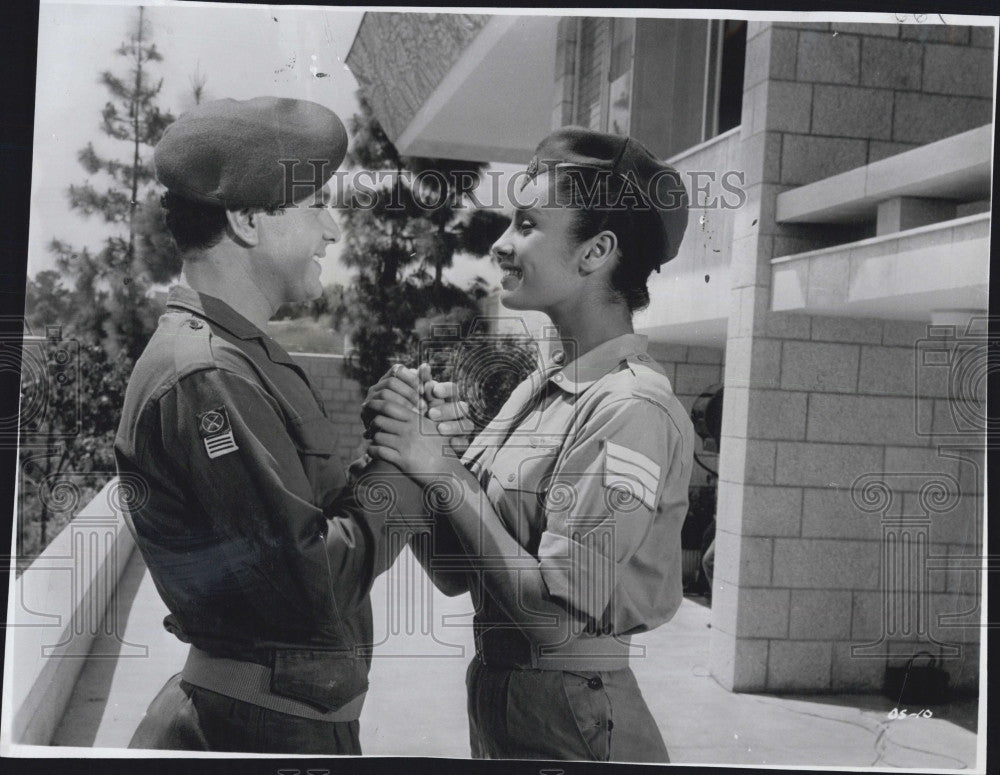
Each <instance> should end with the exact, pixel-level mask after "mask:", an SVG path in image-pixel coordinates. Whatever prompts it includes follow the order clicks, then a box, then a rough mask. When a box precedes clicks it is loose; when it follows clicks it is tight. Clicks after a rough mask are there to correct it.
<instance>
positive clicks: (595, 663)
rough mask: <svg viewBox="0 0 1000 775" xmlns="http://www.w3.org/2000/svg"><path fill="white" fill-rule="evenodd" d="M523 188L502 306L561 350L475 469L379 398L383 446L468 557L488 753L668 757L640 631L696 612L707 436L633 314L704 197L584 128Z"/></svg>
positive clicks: (375, 405)
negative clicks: (633, 659) (694, 537)
mask: <svg viewBox="0 0 1000 775" xmlns="http://www.w3.org/2000/svg"><path fill="white" fill-rule="evenodd" d="M525 178H526V181H525V183H524V185H523V186H522V187H521V189H520V191H519V192H518V193H517V201H516V205H517V208H516V211H515V213H514V216H513V218H512V220H511V223H510V226H509V227H508V229H507V230H506V231H505V232H504V234H503V235H502V236H501V237H500V238H499V239H498V240H497V241H496V243H495V244H494V245H493V249H492V252H493V255H494V256H495V257H496V258H497V260H498V261H499V263H500V266H501V268H502V270H503V279H502V287H503V291H502V299H503V302H504V304H505V306H507V307H508V308H510V309H516V310H528V309H533V310H540V311H542V312H545V313H547V314H548V316H549V317H550V318H551V320H552V321H553V323H554V324H555V325H556V327H557V328H558V331H559V337H560V340H561V347H560V348H559V349H557V350H556V351H555V352H553V353H550V354H549V357H547V358H545V359H543V361H542V363H541V364H540V366H539V368H538V370H537V371H535V372H534V373H533V374H531V375H530V376H529V377H528V378H527V379H526V380H525V381H524V382H522V383H521V384H520V385H519V386H518V387H517V388H516V389H515V390H514V391H513V393H512V394H511V396H510V398H509V400H508V401H507V403H506V405H505V406H504V407H503V408H502V409H501V411H500V413H499V414H498V415H497V417H496V418H495V419H494V420H493V421H492V422H491V423H490V424H489V425H488V426H487V427H486V428H485V429H484V430H483V431H482V432H481V433H480V434H479V435H478V436H477V437H476V439H475V440H474V441H473V443H472V445H471V446H470V447H469V448H468V450H467V451H466V452H465V454H464V456H463V458H462V460H461V461H459V460H458V459H457V458H456V457H455V456H454V455H453V454H448V450H449V448H448V443H447V440H446V439H444V438H443V437H441V436H439V435H438V430H437V428H436V427H435V426H432V424H431V423H428V422H423V421H422V420H423V418H422V417H421V416H420V415H419V413H417V412H415V411H411V410H408V409H407V408H405V407H403V406H402V405H401V404H400V403H398V402H394V401H388V400H382V399H379V398H378V397H376V398H374V399H370V400H369V402H368V405H369V407H370V408H371V409H374V410H375V411H377V412H378V413H379V415H378V416H377V417H376V418H375V419H374V420H373V422H374V424H375V426H376V429H377V432H376V433H375V434H374V437H373V445H372V447H371V448H370V450H369V453H370V454H371V455H372V456H373V457H376V458H380V459H383V460H385V461H388V462H390V463H393V464H395V465H397V466H399V468H401V469H402V470H403V471H404V472H405V473H407V474H408V475H409V476H410V477H412V478H413V479H414V480H416V481H417V482H419V483H420V484H422V485H423V486H424V488H425V491H427V492H428V495H429V497H430V498H431V500H433V498H437V501H436V510H437V513H438V514H439V518H440V519H447V520H448V523H449V525H448V527H450V528H453V529H454V532H455V534H457V536H458V539H459V541H460V543H461V547H462V550H463V551H464V553H465V555H466V557H467V560H466V561H467V563H468V565H467V570H466V571H465V577H466V579H467V582H468V585H469V588H470V590H471V592H472V594H473V597H474V600H475V602H476V615H475V624H474V627H475V639H476V657H475V659H473V660H472V662H471V664H470V666H469V670H468V673H467V686H468V710H469V723H470V737H471V745H472V753H473V756H475V757H480V758H541V759H591V760H598V761H646V762H665V761H668V756H667V751H666V747H665V745H664V742H663V738H662V737H661V735H660V732H659V730H658V728H657V725H656V723H655V721H654V719H653V717H652V715H651V714H650V712H649V709H648V707H647V706H646V703H645V701H644V700H643V698H642V695H641V693H640V691H639V687H638V686H637V684H636V681H635V677H634V675H633V673H632V670H631V669H630V668H629V658H630V656H631V654H632V651H633V649H632V648H631V646H630V637H631V636H632V635H633V634H634V633H640V632H644V631H646V630H649V629H651V628H653V627H656V626H658V625H660V624H662V623H664V622H665V621H667V620H668V619H670V618H671V617H672V616H673V614H674V613H675V611H676V610H677V608H678V607H679V605H680V602H681V545H680V529H681V525H682V523H683V520H684V515H685V513H686V511H687V487H688V481H689V478H690V475H691V466H692V451H693V432H692V428H691V423H690V420H689V419H688V416H687V413H686V411H685V410H684V409H683V407H682V406H681V405H680V403H679V402H678V401H677V398H676V397H675V396H674V394H673V391H672V389H671V386H670V382H669V380H668V379H667V377H666V376H665V375H664V374H663V372H662V370H661V369H660V367H659V366H658V365H657V364H656V363H655V362H654V361H653V359H652V358H651V357H650V356H649V355H648V354H647V353H646V338H645V337H643V336H639V335H636V334H635V333H634V332H633V329H632V322H631V319H632V313H633V312H634V311H635V310H636V309H639V308H641V307H643V306H645V305H647V304H648V303H649V296H648V292H647V289H646V282H647V279H648V277H649V275H650V273H651V272H652V271H653V270H654V269H656V270H657V271H658V268H659V266H660V265H661V264H662V263H664V262H665V261H667V260H669V259H671V258H673V257H674V256H675V255H676V254H677V251H678V247H679V244H680V241H681V238H682V236H683V233H684V229H685V226H686V223H687V194H686V192H685V190H684V187H683V184H682V183H681V181H680V178H679V176H678V174H677V172H676V170H674V169H673V168H671V167H669V166H667V165H664V164H662V163H660V162H659V161H657V160H656V159H655V158H654V157H653V156H652V155H651V154H650V153H649V152H648V151H647V150H646V149H645V148H643V147H642V146H641V145H640V144H639V143H637V142H636V141H634V140H631V139H629V138H625V137H619V136H614V135H607V134H601V133H598V132H593V131H590V130H586V129H580V128H573V127H569V128H565V129H561V130H558V131H556V132H554V133H553V134H552V135H550V136H549V137H547V138H546V139H545V140H544V141H542V143H541V144H540V145H539V147H538V149H537V152H536V156H535V158H534V159H533V160H532V163H531V164H530V165H529V167H528V170H527V171H526V173H525ZM430 415H431V419H434V410H433V409H432V410H431V411H430Z"/></svg>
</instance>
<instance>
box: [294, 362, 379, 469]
mask: <svg viewBox="0 0 1000 775" xmlns="http://www.w3.org/2000/svg"><path fill="white" fill-rule="evenodd" d="M292 358H293V359H294V360H295V362H296V363H297V364H298V365H299V366H300V367H301V368H302V369H303V371H305V372H306V375H307V376H308V377H309V381H310V382H311V383H312V385H313V387H314V388H315V389H316V390H317V391H318V392H319V394H320V395H321V396H322V397H323V400H324V401H325V404H326V412H327V416H328V417H329V418H330V420H331V421H332V422H333V424H334V425H335V426H336V428H337V454H339V455H340V458H341V460H343V461H344V465H348V464H350V462H351V461H352V460H354V459H355V458H357V457H358V455H359V454H360V452H361V449H362V444H361V434H362V433H363V432H364V425H363V424H362V422H361V401H362V400H363V398H364V395H365V393H366V392H367V390H368V386H367V385H366V386H365V387H364V389H362V387H361V385H359V384H358V383H357V382H356V381H354V380H353V379H351V378H350V377H348V376H347V375H345V374H344V358H343V356H341V355H325V354H322V355H321V354H315V355H314V354H311V353H293V354H292Z"/></svg>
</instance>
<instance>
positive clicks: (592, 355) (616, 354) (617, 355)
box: [545, 334, 649, 394]
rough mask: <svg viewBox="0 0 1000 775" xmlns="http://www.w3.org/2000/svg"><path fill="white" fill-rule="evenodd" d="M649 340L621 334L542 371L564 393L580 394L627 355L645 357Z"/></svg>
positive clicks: (636, 335)
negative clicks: (565, 361)
mask: <svg viewBox="0 0 1000 775" xmlns="http://www.w3.org/2000/svg"><path fill="white" fill-rule="evenodd" d="M648 345H649V339H648V337H646V336H644V335H642V334H622V335H621V336H616V337H615V338H614V339H609V340H608V341H607V342H603V343H602V344H599V345H597V347H595V348H593V349H592V350H588V351H587V352H585V353H584V354H583V355H581V356H580V357H579V358H577V359H576V360H574V361H572V362H571V363H567V364H566V365H565V366H564V367H563V368H561V369H560V368H558V364H554V365H550V366H549V367H547V368H546V369H545V371H546V372H547V376H548V379H549V380H550V381H551V382H553V383H555V384H556V385H558V386H559V387H560V388H562V389H563V390H565V391H566V392H567V393H574V394H576V393H582V392H583V391H584V390H586V389H587V388H589V387H590V386H591V385H593V384H594V383H595V382H597V380H599V379H600V378H601V377H603V376H604V375H605V374H608V373H610V372H611V371H613V370H614V369H615V368H616V367H617V366H618V364H619V363H621V362H622V361H623V360H625V358H627V357H628V356H630V355H635V356H637V357H639V358H640V360H641V359H644V358H648V357H649V356H648V355H646V349H647V347H648Z"/></svg>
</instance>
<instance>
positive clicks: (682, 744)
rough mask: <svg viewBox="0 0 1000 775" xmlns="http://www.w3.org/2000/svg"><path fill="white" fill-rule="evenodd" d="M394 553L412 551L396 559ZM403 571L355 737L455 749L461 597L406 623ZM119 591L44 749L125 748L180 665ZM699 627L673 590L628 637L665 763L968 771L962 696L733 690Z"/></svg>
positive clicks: (463, 737)
mask: <svg viewBox="0 0 1000 775" xmlns="http://www.w3.org/2000/svg"><path fill="white" fill-rule="evenodd" d="M400 561H401V563H405V562H408V561H409V562H412V558H411V557H410V556H409V555H408V554H404V555H403V556H401V558H400ZM405 571H406V568H405V565H397V566H396V568H395V569H394V571H391V572H390V574H387V575H386V576H383V577H381V578H380V579H379V583H378V584H377V585H376V588H375V590H374V596H373V599H374V606H375V611H376V614H375V616H376V625H375V627H376V633H377V638H378V639H381V638H385V642H384V643H383V644H382V645H381V646H379V647H378V649H377V651H376V657H375V662H374V666H373V669H372V674H371V687H370V689H369V693H368V699H367V701H366V704H365V710H364V713H363V715H362V717H361V742H362V745H363V747H364V750H365V753H366V754H373V755H409V756H447V757H468V755H469V747H468V727H467V725H466V718H465V684H464V680H465V668H466V665H467V663H468V659H469V656H470V655H471V653H472V638H471V632H470V630H469V628H468V626H467V625H468V623H469V621H470V620H471V604H470V601H469V598H468V596H467V595H463V596H461V597H458V598H446V597H444V596H442V595H439V594H437V593H436V592H432V588H430V587H429V585H428V586H427V587H424V588H422V589H415V590H409V591H408V592H406V593H405V594H403V595H402V598H403V599H409V600H410V601H411V602H410V604H409V606H408V607H407V608H406V610H409V611H417V610H421V608H423V609H424V611H425V615H424V617H423V618H422V619H421V620H413V619H410V620H408V619H407V618H406V615H405V613H406V610H402V609H398V608H394V607H392V606H388V605H386V604H385V602H384V601H386V600H388V597H389V596H388V591H389V589H390V588H394V587H396V588H397V589H399V587H398V586H397V585H398V582H399V579H400V578H402V577H403V576H404V575H405ZM121 589H122V595H120V596H119V600H121V601H122V606H123V608H125V609H127V610H122V611H121V612H120V614H119V617H120V619H119V620H120V621H121V622H123V626H122V627H119V628H118V629H119V631H122V632H123V640H124V641H125V642H126V644H130V645H121V644H120V643H119V641H118V639H117V638H114V637H111V638H108V639H106V640H105V641H102V642H100V643H98V644H97V646H96V647H95V653H99V654H103V655H104V657H105V658H101V659H93V660H91V661H90V662H89V663H88V665H87V666H86V667H85V669H84V671H83V673H82V675H81V678H80V681H79V682H78V684H77V687H76V690H75V692H74V695H73V697H72V699H71V701H70V707H69V710H68V712H67V714H66V716H65V717H64V719H63V723H62V724H61V726H60V728H59V730H58V731H57V733H56V737H55V744H57V745H64V746H65V745H71V746H85V747H96V748H121V747H124V746H126V745H127V743H128V740H129V738H130V737H131V735H132V732H133V730H134V729H135V726H136V725H137V724H138V723H139V719H140V718H141V717H142V714H143V712H144V710H145V708H146V706H147V705H148V704H149V702H150V700H151V699H152V698H153V696H154V695H155V694H156V692H157V691H158V690H159V688H160V687H161V686H162V684H163V683H164V681H166V679H167V678H168V677H169V676H171V675H172V674H173V673H175V672H177V671H178V670H179V669H180V667H181V665H182V664H183V662H184V656H185V647H184V645H183V644H181V643H180V642H179V641H177V640H176V639H174V638H173V637H172V636H170V635H168V634H167V633H166V632H165V631H164V630H163V628H162V625H161V621H162V618H163V616H164V615H165V613H166V609H165V608H164V606H163V603H162V602H161V601H160V599H159V597H158V595H157V594H156V590H155V588H154V587H153V584H152V582H151V580H150V579H149V576H148V574H147V573H146V572H145V567H144V566H143V564H142V561H141V559H140V558H139V555H138V553H136V554H135V555H133V558H132V560H131V561H130V563H129V566H128V568H127V569H126V572H125V575H124V578H123V580H122V588H121ZM133 591H134V596H133V594H132V592H133ZM400 591H402V590H400ZM396 599H400V597H399V596H396ZM421 600H426V601H428V602H429V606H421V605H420V601H421ZM431 622H433V623H434V626H433V627H431V626H430V623H431ZM709 622H710V610H709V609H708V608H706V607H705V606H704V605H701V604H699V602H697V601H695V600H691V599H687V600H685V601H684V604H683V605H682V606H681V609H680V611H679V612H678V614H677V615H676V616H675V617H674V619H673V620H672V621H671V622H669V623H668V624H666V625H664V626H663V627H660V628H659V629H657V630H656V631H654V632H652V633H647V634H646V635H644V636H642V637H640V638H636V639H635V641H634V642H637V643H639V644H641V645H642V646H644V647H645V649H646V654H645V656H644V657H643V658H641V659H635V660H634V661H633V669H634V671H635V673H636V676H637V678H638V681H639V685H640V686H641V687H642V690H643V694H644V696H645V697H646V701H647V702H648V703H649V706H650V708H651V710H652V712H653V715H654V716H655V717H656V718H657V720H658V722H659V724H660V729H661V730H662V732H663V736H664V739H665V740H666V742H667V747H668V749H669V751H670V755H671V759H672V761H674V762H677V763H708V762H714V763H720V764H723V763H724V764H756V765H760V764H766V765H784V766H794V765H816V766H822V767H907V768H922V769H932V770H934V771H940V770H945V769H973V770H975V769H979V770H982V768H983V766H984V765H980V766H979V767H978V768H977V766H976V734H975V729H976V719H977V708H978V703H977V702H976V701H971V700H967V701H960V702H953V703H950V704H948V705H944V706H940V707H938V708H936V709H935V715H934V717H933V718H931V719H922V718H916V719H903V720H890V719H889V718H888V712H889V710H891V708H892V703H891V702H890V701H889V700H887V699H885V698H883V697H881V696H875V695H837V696H826V695H824V696H815V695H814V696H799V697H796V696H773V695H762V694H734V693H732V692H728V691H726V690H725V689H723V688H722V687H721V686H719V685H718V684H717V683H716V682H715V680H714V679H713V678H712V677H711V676H710V674H709V672H708V668H707V657H708V642H709V635H710V632H711V630H710V627H709ZM431 631H433V634H431ZM425 632H426V633H427V634H424V633H425ZM139 646H146V647H147V648H148V653H147V654H146V655H145V656H144V657H136V656H127V655H130V654H135V653H136V652H137V651H139V649H138V648H137V647H139ZM116 654H117V655H119V656H118V658H115V655H116Z"/></svg>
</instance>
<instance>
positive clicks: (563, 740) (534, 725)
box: [465, 657, 670, 763]
mask: <svg viewBox="0 0 1000 775" xmlns="http://www.w3.org/2000/svg"><path fill="white" fill-rule="evenodd" d="M465 683H466V688H467V689H468V709H469V737H470V743H471V746H472V756H473V757H474V758H476V759H555V760H583V761H587V760H589V761H616V762H659V763H665V762H669V761H670V759H669V757H668V755H667V748H666V745H665V744H664V742H663V737H662V736H661V735H660V730H659V728H658V727H657V725H656V721H655V720H654V719H653V716H652V714H651V713H650V712H649V707H648V706H647V705H646V701H645V700H644V699H643V698H642V694H641V693H640V691H639V685H638V684H637V683H636V680H635V675H633V673H632V670H631V668H627V667H626V668H624V669H620V670H605V671H596V672H587V671H581V672H569V671H562V670H529V669H522V668H510V667H488V666H486V665H485V664H483V662H482V661H481V660H480V659H479V657H476V658H474V659H473V660H472V662H471V663H470V664H469V668H468V671H467V672H466V678H465Z"/></svg>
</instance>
